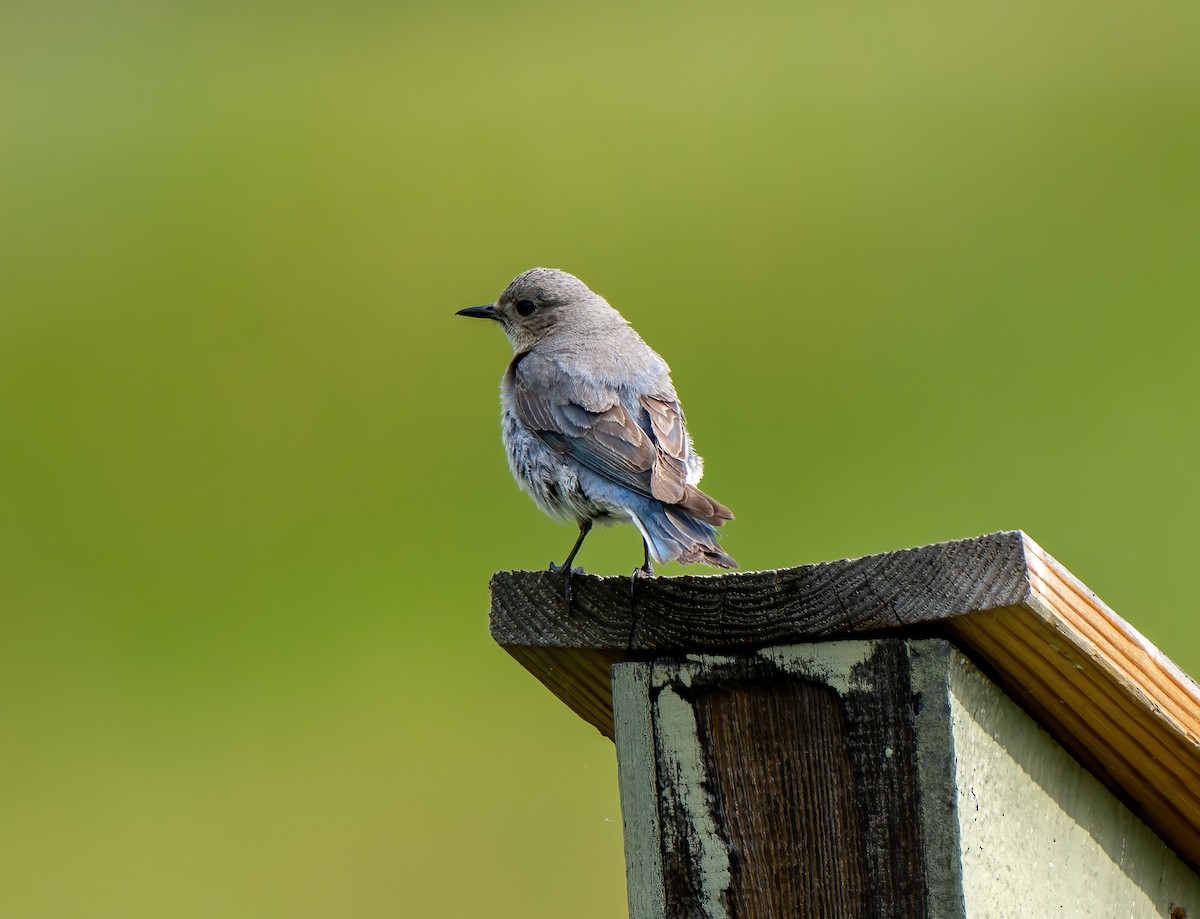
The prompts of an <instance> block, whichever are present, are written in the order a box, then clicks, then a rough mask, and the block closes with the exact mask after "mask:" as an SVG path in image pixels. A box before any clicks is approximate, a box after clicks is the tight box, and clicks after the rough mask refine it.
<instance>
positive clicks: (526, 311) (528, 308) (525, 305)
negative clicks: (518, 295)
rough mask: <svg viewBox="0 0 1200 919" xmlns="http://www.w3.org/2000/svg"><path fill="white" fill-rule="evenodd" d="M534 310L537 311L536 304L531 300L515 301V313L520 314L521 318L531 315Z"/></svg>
mask: <svg viewBox="0 0 1200 919" xmlns="http://www.w3.org/2000/svg"><path fill="white" fill-rule="evenodd" d="M535 309H537V304H536V303H534V302H533V301H532V300H518V301H517V312H518V313H520V314H521V315H522V316H529V315H532V314H533V311H534V310H535Z"/></svg>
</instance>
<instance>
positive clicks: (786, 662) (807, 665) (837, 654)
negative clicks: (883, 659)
mask: <svg viewBox="0 0 1200 919" xmlns="http://www.w3.org/2000/svg"><path fill="white" fill-rule="evenodd" d="M874 653H875V642H873V641H828V642H822V643H821V644H803V645H779V646H777V647H773V648H763V649H762V650H761V651H759V652H758V656H759V657H760V658H762V659H763V660H766V661H770V662H771V663H773V664H774V665H775V666H776V667H778V668H779V669H780V670H782V671H783V672H785V673H791V674H795V675H797V676H804V677H810V678H813V679H818V680H820V681H821V682H822V683H826V684H828V685H829V686H831V687H833V689H835V690H836V691H837V692H838V694H839V695H843V696H844V695H846V694H847V693H849V692H851V691H855V692H863V691H867V692H869V691H871V689H872V688H873V687H872V686H871V684H870V682H869V681H861V680H860V679H859V678H858V677H857V676H856V674H855V668H857V667H859V666H861V665H862V664H865V663H866V662H867V661H868V660H870V658H871V656H872V655H873V654H874Z"/></svg>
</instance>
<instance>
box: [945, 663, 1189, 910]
mask: <svg viewBox="0 0 1200 919" xmlns="http://www.w3.org/2000/svg"><path fill="white" fill-rule="evenodd" d="M950 707H951V717H952V720H953V725H954V748H955V774H956V781H957V799H958V807H957V811H958V824H959V838H960V846H961V852H962V878H963V896H964V901H965V904H966V915H967V917H968V919H1011V917H1015V916H1019V917H1029V919H1039V917H1049V916H1056V917H1057V916H1088V917H1092V919H1109V917H1111V919H1126V917H1136V919H1141V917H1147V919H1149V917H1169V916H1171V915H1172V910H1173V909H1175V908H1177V907H1182V908H1183V909H1184V910H1185V912H1182V913H1175V915H1193V916H1195V915H1200V877H1197V875H1196V874H1195V873H1193V872H1192V871H1191V870H1190V869H1189V868H1188V867H1187V866H1186V865H1184V864H1183V863H1182V862H1181V861H1180V860H1179V859H1178V857H1176V855H1175V854H1174V852H1172V851H1171V850H1170V849H1169V848H1168V847H1167V846H1166V845H1165V844H1164V843H1163V841H1162V840H1161V839H1160V838H1159V837H1158V836H1156V835H1155V834H1154V833H1153V832H1151V830H1150V829H1149V828H1148V827H1147V826H1146V825H1145V824H1143V823H1142V822H1141V821H1140V820H1138V818H1137V817H1136V816H1134V814H1133V813H1132V812H1130V811H1129V809H1128V808H1126V807H1125V806H1124V805H1123V804H1122V803H1121V802H1120V801H1118V800H1117V799H1116V798H1114V797H1113V795H1112V794H1110V793H1109V792H1108V790H1107V789H1105V788H1104V786H1102V785H1101V784H1100V783H1099V782H1098V781H1097V780H1096V779H1095V778H1093V777H1092V775H1091V774H1090V773H1088V772H1087V771H1086V770H1084V769H1083V768H1082V767H1081V766H1080V765H1079V763H1078V762H1076V761H1075V760H1074V759H1073V758H1072V757H1071V756H1070V755H1069V754H1068V753H1067V752H1066V751H1065V750H1063V748H1062V747H1060V746H1059V745H1058V744H1057V743H1056V742H1055V741H1054V740H1053V739H1052V738H1051V737H1050V736H1049V735H1048V734H1047V733H1046V732H1045V731H1044V730H1042V728H1041V727H1039V726H1038V724H1037V723H1036V722H1034V721H1033V719H1032V718H1030V717H1029V716H1028V715H1027V714H1025V712H1024V711H1022V710H1021V709H1020V708H1019V707H1018V706H1017V705H1016V703H1014V702H1013V701H1012V700H1011V699H1010V698H1008V697H1007V696H1006V695H1004V694H1003V693H1002V692H1001V691H1000V690H999V689H998V688H997V687H996V686H995V685H994V684H993V683H992V682H991V681H990V680H988V679H987V678H986V677H985V676H984V675H983V674H981V673H980V672H979V670H978V669H977V668H976V667H975V666H974V665H973V664H971V663H970V661H968V660H967V659H966V658H965V657H963V656H962V655H961V654H959V653H957V652H955V653H954V655H953V659H952V667H951V672H950Z"/></svg>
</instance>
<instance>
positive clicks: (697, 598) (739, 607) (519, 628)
mask: <svg viewBox="0 0 1200 919" xmlns="http://www.w3.org/2000/svg"><path fill="white" fill-rule="evenodd" d="M573 584H574V599H573V602H572V604H571V606H570V608H567V606H566V604H565V603H564V601H563V599H562V594H561V592H560V586H561V582H560V581H559V579H558V578H557V577H556V576H555V575H553V574H550V573H547V572H499V573H497V574H496V575H495V576H493V578H492V583H491V590H492V609H491V630H492V635H493V637H494V638H495V639H496V640H497V641H498V642H499V643H500V644H501V645H502V646H503V647H504V648H505V649H506V650H507V651H509V653H510V654H512V655H513V656H514V657H516V658H517V659H518V660H520V661H521V662H522V663H523V665H525V666H526V667H527V668H528V669H529V670H530V672H532V673H533V674H534V675H535V676H537V677H538V679H540V680H542V682H543V683H545V684H546V685H547V686H548V687H549V688H550V689H551V691H552V692H554V693H555V694H556V695H558V696H559V697H560V698H562V699H563V700H564V701H565V702H567V704H568V705H570V706H571V708H572V709H573V710H575V711H576V712H578V713H579V714H580V715H581V717H584V718H586V719H587V720H588V722H589V723H591V724H593V725H595V726H596V727H597V728H598V729H599V730H600V731H601V732H603V733H604V734H606V735H607V736H609V737H612V735H613V722H612V695H611V686H609V685H608V684H607V681H606V673H607V672H608V668H609V667H610V666H611V665H612V664H613V663H614V662H617V661H622V660H650V659H654V658H656V657H660V656H664V655H680V654H695V653H702V652H723V653H730V652H746V651H749V650H753V649H755V648H763V647H769V646H773V645H784V644H792V643H799V642H808V641H815V640H822V639H833V638H848V637H861V636H884V635H896V636H904V637H921V636H934V637H938V636H940V637H946V638H949V639H951V640H952V641H953V642H954V643H955V644H956V645H958V646H959V647H961V648H962V649H963V650H964V651H966V652H967V653H968V654H969V655H970V656H971V657H972V658H973V659H974V660H975V661H976V663H977V664H979V666H980V667H981V668H982V669H984V670H985V672H987V673H988V674H989V675H990V676H992V677H993V678H994V679H995V680H996V681H997V682H998V683H999V684H1000V685H1001V686H1002V687H1003V688H1004V689H1005V690H1006V691H1007V692H1008V693H1009V694H1010V695H1011V696H1012V697H1013V698H1014V699H1016V700H1017V701H1018V702H1020V704H1021V705H1022V706H1024V707H1025V709H1026V710H1027V711H1029V712H1030V714H1032V715H1033V716H1034V717H1035V718H1036V719H1037V720H1038V721H1039V722H1040V723H1041V724H1042V725H1043V726H1044V727H1045V728H1046V729H1047V730H1048V731H1049V732H1050V733H1051V734H1052V736H1054V737H1055V739H1057V740H1058V741H1059V742H1060V743H1061V744H1062V745H1063V746H1064V747H1066V748H1067V749H1068V750H1069V751H1070V752H1071V753H1072V754H1073V755H1074V756H1075V757H1076V758H1077V759H1078V760H1079V761H1080V762H1082V763H1083V764H1084V765H1085V766H1087V768H1088V769H1090V770H1091V771H1092V772H1093V774H1095V775H1096V776H1097V777H1098V778H1099V779H1100V780H1101V781H1102V782H1104V783H1105V785H1107V786H1108V788H1109V789H1110V790H1111V791H1112V792H1113V793H1114V794H1116V795H1117V796H1118V797H1119V798H1121V799H1122V800H1123V801H1125V802H1126V803H1127V804H1128V805H1129V806H1130V807H1131V808H1132V809H1133V810H1134V812H1135V813H1137V814H1139V815H1140V816H1141V817H1142V819H1144V820H1145V821H1146V822H1147V823H1148V824H1149V825H1150V826H1151V827H1152V828H1153V829H1154V830H1155V831H1156V832H1158V833H1159V834H1160V835H1161V836H1162V837H1163V839H1165V840H1166V841H1167V842H1168V843H1170V844H1171V845H1172V846H1173V847H1174V848H1175V850H1176V851H1177V852H1179V854H1180V856H1181V857H1182V858H1183V859H1184V860H1185V861H1187V862H1188V863H1189V864H1190V865H1192V866H1193V867H1196V866H1200V690H1198V689H1197V687H1196V684H1195V682H1194V681H1193V680H1192V679H1191V678H1190V677H1189V676H1188V675H1187V674H1185V673H1183V672H1182V671H1181V670H1180V669H1179V668H1178V667H1177V666H1176V665H1175V664H1173V663H1172V662H1171V661H1170V660H1169V659H1168V658H1166V657H1165V656H1164V655H1163V654H1162V653H1161V652H1160V651H1159V650H1158V649H1157V648H1155V647H1154V646H1153V645H1152V644H1151V643H1150V642H1148V641H1147V640H1146V639H1145V638H1144V637H1143V636H1141V635H1140V634H1139V633H1138V632H1137V630H1136V629H1134V628H1133V627H1132V626H1130V625H1129V624H1128V623H1127V622H1125V621H1124V620H1123V619H1121V617H1119V616H1118V615H1117V614H1116V613H1114V612H1113V611H1112V610H1111V609H1109V608H1108V607H1107V606H1105V605H1104V604H1103V603H1102V602H1101V601H1100V600H1099V599H1098V598H1097V597H1096V596H1095V594H1094V593H1092V592H1091V591H1090V590H1088V589H1087V587H1086V586H1084V585H1083V584H1082V583H1081V582H1080V581H1079V580H1078V579H1077V578H1075V577H1074V576H1073V575H1072V574H1071V573H1070V572H1069V571H1067V570H1066V569H1065V568H1063V567H1062V566H1061V565H1059V564H1058V563H1057V562H1056V561H1055V560H1054V559H1053V558H1051V557H1050V556H1049V555H1048V554H1047V553H1046V552H1044V551H1043V550H1042V549H1041V547H1039V546H1038V545H1037V544H1036V543H1035V542H1034V541H1033V540H1031V539H1030V538H1029V537H1028V536H1026V535H1025V534H1023V533H1021V532H1020V531H1012V532H1003V533H993V534H990V535H987V536H980V537H977V538H974V539H966V540H959V541H955V542H947V543H939V544H936V545H932V546H923V547H920V548H915V549H904V550H900V551H897V552H889V553H884V554H882V555H874V556H867V557H864V558H859V559H847V560H842V561H835V562H824V563H821V564H817V565H804V566H800V567H797V568H788V569H780V570H776V571H762V572H744V573H735V574H727V575H719V576H713V577H696V576H689V577H678V578H655V579H653V580H650V581H640V582H638V583H637V584H636V585H634V586H633V587H632V588H631V584H630V581H629V579H627V578H596V577H591V576H583V577H576V578H575V580H574V582H573Z"/></svg>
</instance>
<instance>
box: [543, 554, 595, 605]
mask: <svg viewBox="0 0 1200 919" xmlns="http://www.w3.org/2000/svg"><path fill="white" fill-rule="evenodd" d="M550 572H551V574H561V575H562V579H563V599H564V600H566V601H567V603H570V602H571V575H573V574H587V572H586V571H584V570H583V568H582V566H581V567H578V568H568V567H567V566H566V565H558V564H555V563H554V562H551V563H550Z"/></svg>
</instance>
